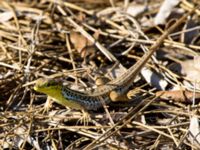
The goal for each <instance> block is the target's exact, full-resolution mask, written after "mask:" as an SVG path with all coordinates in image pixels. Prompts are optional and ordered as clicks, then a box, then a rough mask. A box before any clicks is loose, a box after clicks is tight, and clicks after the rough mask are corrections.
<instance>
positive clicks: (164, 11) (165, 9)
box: [154, 0, 180, 25]
mask: <svg viewBox="0 0 200 150" xmlns="http://www.w3.org/2000/svg"><path fill="white" fill-rule="evenodd" d="M179 2H180V0H165V1H164V2H163V4H162V6H161V8H160V10H159V12H158V13H157V15H156V17H155V19H154V23H155V24H156V25H159V24H165V23H166V19H167V17H168V16H169V15H170V13H171V12H172V10H173V8H174V7H175V6H176V5H177V4H178V3H179Z"/></svg>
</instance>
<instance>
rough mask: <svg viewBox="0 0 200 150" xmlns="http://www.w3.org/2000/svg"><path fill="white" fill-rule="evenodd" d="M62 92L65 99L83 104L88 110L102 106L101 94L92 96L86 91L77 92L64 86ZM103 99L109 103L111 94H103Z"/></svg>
mask: <svg viewBox="0 0 200 150" xmlns="http://www.w3.org/2000/svg"><path fill="white" fill-rule="evenodd" d="M62 94H63V96H64V97H65V99H67V100H69V101H73V102H77V103H79V104H81V106H83V107H84V108H85V109H87V110H97V109H98V108H101V107H102V102H101V100H100V98H99V96H90V95H88V94H86V93H82V92H77V91H75V90H72V89H69V88H67V87H63V88H62ZM102 99H103V100H104V101H105V103H109V102H110V99H109V96H108V95H107V96H103V97H102Z"/></svg>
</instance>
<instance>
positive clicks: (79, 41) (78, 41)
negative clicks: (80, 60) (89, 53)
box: [70, 31, 88, 53]
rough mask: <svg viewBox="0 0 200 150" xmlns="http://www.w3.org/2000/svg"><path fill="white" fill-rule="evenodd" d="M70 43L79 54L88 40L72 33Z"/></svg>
mask: <svg viewBox="0 0 200 150" xmlns="http://www.w3.org/2000/svg"><path fill="white" fill-rule="evenodd" d="M70 41H71V43H72V44H73V45H74V48H75V49H76V50H77V51H78V52H79V53H81V51H82V50H83V48H85V47H86V46H87V43H88V40H87V39H86V38H85V37H84V36H83V35H81V34H80V33H77V32H74V31H71V32H70Z"/></svg>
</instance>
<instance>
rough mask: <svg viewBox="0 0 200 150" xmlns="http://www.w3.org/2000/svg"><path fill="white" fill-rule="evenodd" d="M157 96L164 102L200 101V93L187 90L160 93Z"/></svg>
mask: <svg viewBox="0 0 200 150" xmlns="http://www.w3.org/2000/svg"><path fill="white" fill-rule="evenodd" d="M156 96H159V97H160V98H161V99H163V100H172V101H175V102H183V103H192V100H193V98H194V99H195V100H197V99H198V100H199V99H200V93H195V94H194V93H193V92H192V91H187V90H174V91H158V92H156Z"/></svg>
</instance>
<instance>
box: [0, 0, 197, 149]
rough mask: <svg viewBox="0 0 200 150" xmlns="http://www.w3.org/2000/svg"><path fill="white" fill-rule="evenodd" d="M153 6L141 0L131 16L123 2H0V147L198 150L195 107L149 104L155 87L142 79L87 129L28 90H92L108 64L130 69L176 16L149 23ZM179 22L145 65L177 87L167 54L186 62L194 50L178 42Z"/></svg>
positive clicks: (179, 78) (72, 114) (182, 7)
mask: <svg viewBox="0 0 200 150" xmlns="http://www.w3.org/2000/svg"><path fill="white" fill-rule="evenodd" d="M161 2H162V1H160V0H156V1H153V0H152V1H149V2H148V4H147V5H148V7H149V9H148V10H145V11H144V12H143V13H141V14H140V15H138V16H137V17H133V16H131V15H130V14H127V13H125V10H123V9H122V8H124V9H125V8H127V7H128V6H129V5H130V3H129V2H128V1H126V0H124V1H120V0H118V1H117V0H116V1H113V0H110V1H108V0H107V1H103V0H98V1H96V2H93V1H92V0H71V1H66V2H62V1H60V0H58V1H54V0H38V1H37V2H36V1H33V2H32V1H28V0H26V1H25V0H24V1H20V2H17V1H15V2H14V1H1V2H0V91H1V92H0V148H1V149H3V148H11V149H12V148H16V149H19V148H20V149H47V148H51V149H84V148H85V149H92V148H97V149H98V148H106V149H145V148H146V149H163V148H167V149H170V148H171V149H175V148H177V149H192V148H194V149H199V145H198V144H197V143H198V142H194V143H193V142H192V141H191V140H189V138H188V137H189V126H190V124H191V120H192V119H191V118H193V119H194V118H199V111H198V109H199V106H198V105H192V104H190V105H186V104H184V103H178V102H176V103H168V102H162V101H157V99H158V98H157V97H155V96H154V93H155V88H154V87H153V86H149V85H148V84H147V83H146V81H145V80H144V79H143V78H139V79H138V80H137V82H135V84H134V85H133V86H132V89H133V90H131V91H130V92H129V94H130V96H131V97H132V101H131V102H130V103H128V104H127V105H126V106H124V105H123V104H121V103H118V104H115V105H114V106H112V105H111V106H108V108H102V109H100V110H98V111H91V112H90V114H91V117H92V120H91V122H90V123H89V125H87V126H84V125H83V124H81V123H80V122H78V120H79V118H80V117H81V115H82V114H81V112H79V111H76V110H69V109H65V108H64V107H63V106H60V105H58V104H56V103H53V104H52V106H51V107H50V108H49V110H44V105H45V101H46V96H45V95H42V94H40V93H37V92H35V91H34V90H33V84H34V81H35V80H37V79H38V78H41V77H49V76H51V77H52V78H53V77H57V78H59V79H61V80H63V82H65V81H68V82H67V83H69V84H71V85H72V86H74V87H75V88H77V89H84V88H88V87H93V86H94V85H95V79H96V78H97V77H99V76H102V75H103V74H109V73H110V72H111V73H112V71H110V70H111V68H112V66H111V64H112V65H114V64H115V63H119V62H120V63H121V64H122V65H123V66H126V67H127V68H128V67H130V66H131V65H133V64H134V63H135V61H138V60H139V59H140V57H141V56H142V55H143V51H142V50H148V48H149V47H150V46H151V45H152V44H153V43H154V42H155V41H156V39H157V38H158V37H159V36H161V35H162V33H163V32H164V31H165V30H166V29H167V28H168V26H170V25H171V24H172V23H173V19H175V18H176V17H178V15H174V18H170V19H168V20H167V23H166V24H165V25H164V26H155V25H153V18H154V17H155V15H156V14H157V12H158V10H159V8H160V5H161ZM196 2H197V1H196ZM138 3H139V2H138ZM195 4H196V3H195V0H194V2H190V3H189V2H188V3H187V1H183V2H181V3H180V4H179V5H178V6H176V8H179V9H180V10H182V11H183V10H184V11H186V12H187V11H188V10H191V9H192V8H191V6H190V5H195ZM111 5H112V6H113V7H111ZM140 5H141V6H144V5H145V4H144V3H142V2H141V3H140ZM117 7H120V8H121V9H119V8H117ZM108 8H109V9H108ZM116 8H117V9H116ZM199 14H200V13H199V11H198V10H196V11H195V12H194V13H193V15H192V16H191V18H193V20H194V22H199ZM179 15H183V13H182V12H180V14H179ZM171 17H172V16H171ZM179 17H180V16H179ZM187 23H188V22H187V21H185V22H184V23H183V24H182V26H181V27H180V28H178V29H177V31H176V32H180V33H179V34H177V35H173V36H170V37H169V38H168V39H166V40H165V41H164V43H163V45H162V47H161V48H160V49H159V50H160V51H162V52H163V51H164V52H165V53H167V54H168V55H166V56H165V55H164V56H163V55H162V56H161V58H160V59H159V61H158V60H156V59H155V58H154V59H153V61H151V63H148V64H147V66H149V67H150V68H153V70H154V71H157V72H158V74H160V75H161V74H162V75H163V76H164V77H165V80H166V81H168V87H169V88H170V87H172V86H175V85H178V86H183V82H182V81H183V80H184V79H185V78H184V77H183V76H179V75H177V74H174V73H173V72H171V71H170V70H169V69H168V68H167V67H166V66H165V64H166V63H167V64H171V63H173V62H174V61H176V60H177V58H176V55H174V54H173V52H174V51H175V53H176V52H180V53H181V54H182V55H181V56H182V58H188V57H191V56H194V55H198V51H199V49H200V47H199V46H198V44H199V43H200V42H199V37H198V38H196V36H195V38H196V40H195V41H194V42H193V43H189V44H186V43H183V40H180V36H181V34H183V29H182V27H183V26H184V25H185V24H187ZM198 25H199V24H198V23H197V24H196V26H197V27H198ZM74 32H76V33H77V34H78V37H76V36H77V35H76V36H75V39H73V38H74V37H72V33H74ZM73 40H75V41H73ZM176 54H177V53H176ZM183 56H184V57H183ZM113 68H114V67H113ZM114 71H115V68H114ZM118 71H119V72H121V73H123V72H124V70H123V68H120V69H119V70H118ZM185 80H188V79H185ZM189 80H190V79H189ZM104 109H105V110H106V112H105V110H104ZM194 116H195V117H194ZM190 132H191V131H190Z"/></svg>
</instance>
